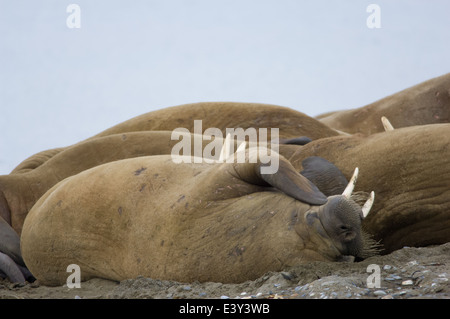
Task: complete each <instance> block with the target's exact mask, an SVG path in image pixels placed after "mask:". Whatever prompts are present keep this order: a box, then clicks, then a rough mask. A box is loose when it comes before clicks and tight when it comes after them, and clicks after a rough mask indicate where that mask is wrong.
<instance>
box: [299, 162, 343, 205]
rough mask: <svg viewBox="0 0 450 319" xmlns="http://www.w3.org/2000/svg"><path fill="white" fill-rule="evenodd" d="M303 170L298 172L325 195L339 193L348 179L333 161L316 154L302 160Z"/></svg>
mask: <svg viewBox="0 0 450 319" xmlns="http://www.w3.org/2000/svg"><path fill="white" fill-rule="evenodd" d="M302 166H303V171H301V172H300V174H302V175H303V176H305V177H306V178H307V179H308V180H310V181H311V182H313V183H314V185H316V186H317V187H318V188H319V189H320V191H321V192H322V193H324V194H325V195H326V196H332V195H341V194H342V192H343V191H344V189H345V187H347V184H348V180H347V179H346V178H345V176H344V174H342V172H341V171H340V170H339V168H337V167H336V166H335V165H334V164H333V163H331V162H329V161H327V160H326V159H324V158H322V157H318V156H311V157H308V158H307V159H305V160H303V162H302Z"/></svg>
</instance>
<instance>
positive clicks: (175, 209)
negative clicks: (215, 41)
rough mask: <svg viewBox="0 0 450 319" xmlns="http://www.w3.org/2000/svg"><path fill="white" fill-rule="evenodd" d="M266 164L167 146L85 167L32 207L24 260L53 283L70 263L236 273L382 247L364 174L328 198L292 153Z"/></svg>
mask: <svg viewBox="0 0 450 319" xmlns="http://www.w3.org/2000/svg"><path fill="white" fill-rule="evenodd" d="M253 154H254V153H252V151H251V150H250V151H249V153H248V154H247V156H248V157H247V159H251V158H254V156H253ZM265 167H266V165H265V164H263V162H262V161H261V160H260V159H259V158H258V159H257V160H256V161H254V162H252V161H251V160H248V161H247V162H245V163H226V162H224V163H213V164H207V163H180V164H175V163H174V162H173V159H172V158H171V156H169V155H161V156H148V157H138V158H133V159H126V160H121V161H116V162H111V163H108V164H104V165H100V166H97V167H94V168H92V169H89V170H86V171H83V172H81V173H79V174H77V175H75V176H72V177H69V178H67V179H65V180H63V181H61V182H60V183H58V184H57V185H55V186H54V187H53V188H51V189H50V190H49V191H48V192H47V193H46V194H45V195H44V196H42V197H41V198H40V199H39V200H38V202H37V203H36V204H35V205H34V206H33V208H32V209H31V211H30V213H29V215H28V216H27V218H26V220H25V223H24V227H23V230H22V237H21V247H22V254H23V258H24V260H25V263H26V264H27V266H28V267H29V269H30V271H31V272H32V273H33V275H34V276H35V277H36V278H37V279H38V280H39V281H40V282H41V283H43V284H45V285H61V284H63V283H65V282H66V280H67V277H68V273H67V272H66V271H67V267H68V266H69V265H71V264H76V265H79V267H80V269H81V280H88V279H89V278H93V277H101V278H107V279H112V280H123V279H127V278H135V277H136V276H139V275H142V276H147V277H151V278H155V279H167V280H176V281H182V282H192V281H195V280H198V281H216V282H223V283H231V282H243V281H245V280H250V279H255V278H257V277H259V276H261V275H262V274H264V273H266V272H267V271H279V270H282V269H285V268H286V267H289V266H293V265H296V264H299V263H304V262H308V261H316V260H325V261H339V260H348V259H350V260H351V259H352V258H354V257H356V258H359V257H360V258H364V257H367V256H368V255H370V254H372V253H373V251H372V247H371V245H372V244H373V242H372V241H370V240H369V239H368V238H367V237H366V236H365V235H364V234H363V233H362V231H361V229H360V226H361V220H362V219H363V217H364V216H365V215H366V214H367V213H368V210H369V209H370V207H368V206H367V205H365V207H364V208H363V209H361V207H360V206H359V205H357V204H356V203H355V202H354V201H353V200H352V199H350V193H351V191H352V187H353V185H354V181H355V178H353V179H352V181H350V183H349V185H350V187H349V188H347V189H346V190H345V191H344V194H343V195H335V196H330V197H326V196H325V195H324V194H322V193H321V192H320V191H319V190H318V189H317V188H316V186H315V185H314V184H312V183H311V182H310V181H309V180H308V179H306V178H304V177H303V176H302V175H300V174H299V173H298V172H297V171H296V170H295V169H294V168H293V167H292V166H291V164H290V163H289V162H288V161H287V160H286V159H284V158H283V157H281V156H280V157H279V169H278V171H277V172H275V173H274V174H265V173H263V171H264V168H265ZM372 199H373V198H372ZM369 206H370V205H369Z"/></svg>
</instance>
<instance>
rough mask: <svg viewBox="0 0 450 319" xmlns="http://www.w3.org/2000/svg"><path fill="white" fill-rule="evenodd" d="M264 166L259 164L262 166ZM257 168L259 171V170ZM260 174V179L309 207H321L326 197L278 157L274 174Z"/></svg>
mask: <svg viewBox="0 0 450 319" xmlns="http://www.w3.org/2000/svg"><path fill="white" fill-rule="evenodd" d="M264 165H265V164H260V168H261V166H264ZM260 168H259V169H260ZM260 174H261V178H262V179H263V180H264V181H266V182H267V183H269V184H270V185H271V186H273V187H275V188H277V189H279V190H280V191H282V192H283V193H285V194H286V195H289V196H291V197H293V198H295V199H297V200H299V201H302V202H305V203H308V204H310V205H323V204H325V203H326V202H327V197H326V196H325V195H324V194H323V193H322V192H321V191H320V190H319V189H318V188H317V187H316V185H314V184H313V183H312V182H311V181H310V180H308V179H307V178H306V177H304V176H302V175H300V174H299V173H298V172H297V171H296V170H295V168H294V167H293V166H292V165H291V163H290V162H289V161H287V160H286V159H284V158H282V157H280V161H279V167H278V170H277V171H276V172H275V173H274V174H263V173H260Z"/></svg>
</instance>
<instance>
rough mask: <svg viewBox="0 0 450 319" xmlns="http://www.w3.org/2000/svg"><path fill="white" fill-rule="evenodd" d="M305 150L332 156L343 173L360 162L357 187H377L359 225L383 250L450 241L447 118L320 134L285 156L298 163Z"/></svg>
mask: <svg viewBox="0 0 450 319" xmlns="http://www.w3.org/2000/svg"><path fill="white" fill-rule="evenodd" d="M309 156H320V157H323V158H325V159H328V160H330V161H331V162H333V163H334V164H335V165H336V166H337V167H338V168H339V169H340V170H341V171H342V172H343V173H344V175H346V176H349V175H350V174H351V172H352V170H353V169H354V167H356V166H357V167H359V169H360V175H359V177H358V182H357V184H356V189H355V191H358V190H373V191H374V192H375V203H374V206H373V207H372V210H371V212H370V214H369V215H368V217H367V218H365V219H364V222H363V227H364V229H365V230H366V231H367V232H369V233H370V234H372V235H373V236H374V237H375V239H377V240H381V243H382V244H383V246H384V247H383V248H384V249H385V250H384V252H385V253H388V252H391V251H394V250H396V249H400V248H402V247H404V246H427V245H433V244H442V243H446V242H449V241H450V124H432V125H423V126H414V127H408V128H402V129H395V130H394V131H391V132H383V133H377V134H373V135H370V136H368V137H364V136H362V135H353V136H346V137H333V138H326V139H321V140H318V141H313V142H311V143H309V144H307V145H305V146H304V147H302V148H301V150H300V151H298V152H297V153H296V154H294V155H293V156H291V157H289V158H288V159H289V160H290V161H291V163H292V164H293V166H294V167H296V168H300V167H301V161H302V160H303V159H305V158H307V157H309Z"/></svg>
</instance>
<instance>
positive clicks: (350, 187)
mask: <svg viewBox="0 0 450 319" xmlns="http://www.w3.org/2000/svg"><path fill="white" fill-rule="evenodd" d="M358 172H359V169H358V167H356V168H355V171H354V172H353V176H352V178H351V179H350V182H349V183H348V185H347V187H346V188H345V190H344V192H343V193H342V195H343V196H345V197H346V198H349V199H350V196H352V192H353V189H354V188H355V185H356V179H357V178H358Z"/></svg>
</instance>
